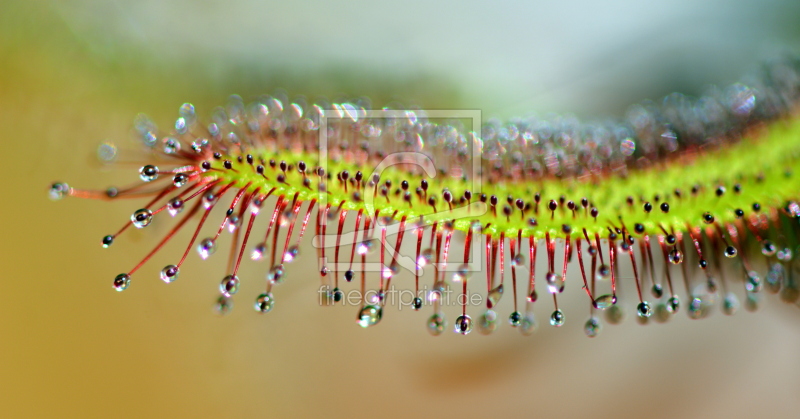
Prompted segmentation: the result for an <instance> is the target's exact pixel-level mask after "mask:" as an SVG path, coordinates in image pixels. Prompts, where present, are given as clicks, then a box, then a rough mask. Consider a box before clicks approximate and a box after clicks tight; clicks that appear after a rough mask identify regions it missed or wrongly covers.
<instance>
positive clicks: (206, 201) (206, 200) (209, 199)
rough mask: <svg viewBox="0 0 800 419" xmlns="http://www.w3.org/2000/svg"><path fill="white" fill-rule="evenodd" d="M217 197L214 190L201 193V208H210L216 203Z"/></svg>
mask: <svg viewBox="0 0 800 419" xmlns="http://www.w3.org/2000/svg"><path fill="white" fill-rule="evenodd" d="M217 199H219V197H218V196H217V195H216V194H214V192H206V193H205V194H204V195H203V208H205V209H211V208H212V207H214V205H215V204H216V203H217Z"/></svg>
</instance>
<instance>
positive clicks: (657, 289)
mask: <svg viewBox="0 0 800 419" xmlns="http://www.w3.org/2000/svg"><path fill="white" fill-rule="evenodd" d="M650 292H651V293H652V294H653V297H655V298H661V297H663V296H664V287H662V286H661V284H653V288H651V289H650Z"/></svg>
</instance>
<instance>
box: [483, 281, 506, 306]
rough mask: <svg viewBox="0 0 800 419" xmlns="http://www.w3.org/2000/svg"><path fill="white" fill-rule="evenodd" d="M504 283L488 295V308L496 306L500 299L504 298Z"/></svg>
mask: <svg viewBox="0 0 800 419" xmlns="http://www.w3.org/2000/svg"><path fill="white" fill-rule="evenodd" d="M503 290H504V289H503V284H500V285H498V286H496V287H494V288H493V289H492V290H491V291H489V294H488V295H487V296H486V306H487V307H488V308H492V307H495V306H496V305H497V303H499V302H500V299H501V298H503Z"/></svg>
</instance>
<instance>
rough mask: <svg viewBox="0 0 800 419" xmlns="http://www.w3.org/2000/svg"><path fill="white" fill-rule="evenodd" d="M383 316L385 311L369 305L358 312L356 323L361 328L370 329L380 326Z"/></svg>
mask: <svg viewBox="0 0 800 419" xmlns="http://www.w3.org/2000/svg"><path fill="white" fill-rule="evenodd" d="M382 316H383V310H382V309H381V308H380V307H379V306H376V305H373V304H367V305H365V306H364V307H362V308H361V310H360V311H359V312H358V319H356V322H357V323H358V325H359V326H361V327H370V326H374V325H376V324H378V322H379V321H381V317H382Z"/></svg>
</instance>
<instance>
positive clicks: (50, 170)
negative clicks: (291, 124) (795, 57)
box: [0, 0, 800, 418]
mask: <svg viewBox="0 0 800 419" xmlns="http://www.w3.org/2000/svg"><path fill="white" fill-rule="evenodd" d="M799 18H800V3H798V2H797V1H794V0H743V1H739V2H730V1H720V0H716V1H707V2H695V1H688V0H678V1H662V2H640V1H633V0H629V1H628V0H619V1H617V0H614V1H604V2H590V1H566V2H559V3H557V4H544V3H542V2H495V3H493V4H489V3H486V2H478V1H472V0H467V1H463V0H462V1H458V2H450V1H441V2H423V1H416V0H410V1H404V2H388V3H384V4H378V3H377V2H373V1H361V0H356V1H349V2H324V3H303V2H271V1H255V0H252V1H237V2H227V1H188V0H185V1H172V2H162V1H155V0H146V1H138V2H121V1H107V2H100V1H72V2H58V1H38V2H27V1H9V0H6V1H4V2H3V3H2V5H0V126H2V127H5V128H4V129H3V131H2V140H1V141H2V144H3V146H5V147H7V150H6V151H5V152H4V153H3V156H4V157H3V161H4V162H5V164H4V168H5V173H6V174H8V175H9V179H8V180H7V181H6V183H4V184H3V185H4V186H3V188H2V190H3V191H4V193H3V196H4V197H5V199H4V202H5V204H3V209H2V215H3V217H2V218H3V219H4V220H6V223H5V225H4V227H3V232H4V233H3V235H2V240H0V257H2V259H1V260H2V267H3V270H2V281H1V282H0V288H1V289H2V290H3V295H4V296H5V303H4V304H2V305H0V316H2V319H3V321H2V322H0V410H1V411H2V412H3V414H2V415H3V416H4V417H15V418H16V417H45V416H47V417H84V418H89V417H205V416H218V417H219V416H222V417H245V416H250V417H260V416H270V417H287V416H292V417H319V416H323V415H324V416H326V417H364V416H367V415H371V416H382V417H409V416H420V417H422V416H435V415H436V416H439V415H448V416H450V415H460V416H462V417H473V416H479V415H480V416H482V417H497V418H501V417H530V416H533V415H536V416H537V417H547V418H556V417H576V416H578V415H591V416H592V417H595V418H606V417H609V418H610V417H655V418H660V417H665V418H666V417H711V418H715V417H728V418H730V417H753V416H757V417H771V418H782V417H796V415H797V411H798V408H800V357H798V355H797V354H798V352H797V349H798V348H800V329H799V328H798V320H799V319H798V313H800V312H798V308H797V307H796V306H786V305H784V304H782V303H780V302H778V300H777V298H772V297H774V296H769V298H767V299H766V301H765V304H763V307H762V308H761V309H760V311H759V312H758V313H756V314H753V313H749V312H745V311H744V310H742V311H740V312H739V313H738V314H737V315H735V316H733V317H726V316H723V315H722V314H721V313H720V312H716V313H714V314H713V315H712V316H711V318H709V319H706V320H703V321H691V320H689V319H688V318H687V316H686V314H685V313H686V311H685V305H684V307H683V308H682V309H681V313H680V314H679V315H678V316H676V318H674V319H673V320H672V321H671V322H670V323H668V324H665V325H661V324H651V325H648V326H641V325H639V324H637V322H636V321H634V319H633V318H632V317H631V315H632V309H633V307H632V306H630V307H628V314H629V315H628V319H627V320H626V321H625V322H624V323H623V324H621V325H618V326H608V325H606V326H605V327H604V329H603V331H602V333H601V335H600V336H599V337H597V338H595V339H593V340H590V339H588V338H586V337H585V336H584V334H583V331H582V325H583V323H584V321H585V320H586V318H587V316H588V313H587V312H586V311H587V310H586V309H585V304H584V303H585V302H584V301H583V300H581V299H580V298H581V297H583V296H581V295H579V292H577V291H578V290H577V288H573V290H572V292H570V291H569V286H568V287H567V288H568V290H567V293H566V294H567V300H569V299H570V298H572V301H567V302H565V303H564V304H566V305H567V308H566V311H565V312H566V316H567V321H566V324H565V326H564V327H562V328H560V329H555V328H552V327H550V326H549V325H546V323H547V322H546V320H547V316H548V315H549V311H550V310H551V308H550V307H548V306H547V305H546V304H543V305H542V306H541V307H540V308H539V309H538V310H539V311H537V312H536V314H537V316H538V318H539V330H538V331H537V332H536V334H535V335H534V336H531V337H523V336H522V335H520V334H519V333H518V332H517V330H514V329H512V328H510V327H508V326H507V325H506V323H505V318H506V316H507V315H508V313H509V312H510V311H511V310H510V298H508V297H507V298H506V299H505V301H504V303H505V305H504V306H503V307H501V309H500V310H499V312H500V313H501V317H502V319H503V323H502V324H501V326H500V327H499V329H498V331H497V332H496V333H495V334H494V335H493V336H491V337H484V336H481V335H479V334H478V333H473V334H471V335H469V336H467V337H466V338H464V337H461V336H457V335H455V334H454V333H452V332H451V331H450V328H448V332H447V333H445V334H444V335H443V336H440V337H438V338H433V337H431V336H429V334H428V333H427V332H426V330H425V326H424V323H425V319H426V318H427V317H428V315H429V313H428V312H420V313H415V312H411V311H410V310H407V309H406V310H405V311H403V312H402V313H397V312H395V311H390V312H389V313H386V314H385V316H384V319H383V320H382V322H381V324H380V325H379V326H378V327H374V328H371V329H369V330H363V329H361V328H359V327H358V326H357V325H356V324H355V322H354V319H355V315H356V311H357V309H356V308H354V307H347V308H342V307H336V308H322V307H318V306H317V298H318V296H317V293H316V290H317V286H318V282H317V276H316V269H315V268H313V267H312V264H310V263H306V264H304V265H306V266H303V265H292V266H290V267H289V274H290V278H291V280H289V281H287V283H286V284H284V285H282V286H280V287H279V288H278V289H276V299H277V304H276V307H275V309H274V310H273V311H272V312H271V313H269V314H267V315H264V316H262V315H258V314H257V313H255V312H254V311H253V309H252V308H251V307H252V306H251V304H252V300H253V298H254V297H255V295H257V294H258V292H259V289H260V288H261V286H262V282H261V281H262V279H261V278H263V273H264V272H265V271H266V269H267V266H265V265H258V264H256V263H250V262H248V263H245V264H244V268H243V271H242V273H241V275H240V276H241V277H242V278H245V280H244V284H243V287H242V290H241V291H240V293H239V295H238V296H237V298H236V300H235V304H236V306H235V307H234V310H233V311H232V312H231V313H230V314H229V315H227V316H225V317H220V316H218V315H216V314H215V313H214V312H213V310H212V306H213V300H214V296H215V290H216V288H217V284H218V281H219V279H220V278H221V277H222V275H223V272H222V269H224V267H223V266H222V263H220V261H216V262H217V263H216V264H215V262H214V261H208V262H204V263H200V261H199V258H198V257H197V256H196V254H195V253H194V252H193V253H192V254H191V255H190V258H189V260H188V262H187V264H186V265H185V268H183V269H182V270H181V277H180V279H179V280H178V281H177V282H176V283H175V284H172V285H170V286H166V285H165V284H164V283H163V282H161V281H160V280H159V279H158V271H159V270H160V269H161V267H163V266H164V265H165V264H167V263H174V261H175V258H176V257H177V255H178V254H179V253H180V252H181V251H182V249H183V246H184V243H186V242H188V238H189V235H188V234H183V235H180V236H179V237H178V238H177V239H176V240H175V241H174V243H173V245H170V246H167V248H165V249H164V250H163V251H162V252H161V253H160V254H159V255H158V256H157V257H155V258H154V260H153V261H152V262H151V263H149V264H148V265H146V266H145V268H143V270H142V271H141V272H140V274H139V275H137V276H136V277H134V284H133V286H132V287H131V288H130V289H129V290H128V291H126V292H125V293H122V294H118V293H115V292H113V290H112V289H111V287H110V284H111V280H112V279H113V277H114V276H115V275H116V274H117V273H119V272H123V271H126V270H128V269H130V267H132V266H133V265H134V264H135V263H136V262H137V261H138V260H139V259H140V258H141V257H142V256H143V255H144V254H145V253H146V252H147V251H148V249H149V248H150V246H152V245H153V243H154V242H155V240H156V237H157V236H159V233H162V234H163V233H164V232H165V231H166V228H167V227H168V226H166V225H154V228H151V229H147V231H132V232H129V233H132V234H130V235H127V236H125V237H124V238H122V239H120V240H118V242H117V243H115V245H114V246H113V247H112V248H110V249H102V248H101V246H100V245H99V244H100V238H101V237H102V236H103V235H105V234H108V233H110V232H112V231H114V230H116V229H117V228H118V227H119V226H120V225H121V224H122V223H123V222H124V221H125V220H126V219H127V217H128V216H129V214H130V212H131V211H132V210H134V209H136V208H133V207H134V206H136V204H135V203H132V202H124V201H120V202H111V203H106V202H91V201H82V200H78V199H67V200H65V201H63V202H57V203H54V202H50V201H49V200H48V199H47V189H48V187H49V184H50V183H51V182H52V181H54V180H59V181H65V182H69V184H70V185H73V186H79V187H90V188H105V187H106V186H109V185H121V184H126V183H128V182H131V181H133V180H135V179H136V169H137V168H138V167H139V164H140V160H138V159H137V157H140V156H141V154H140V152H139V151H138V145H137V144H136V142H135V141H134V140H133V135H132V133H131V128H132V121H133V118H134V116H135V115H136V114H137V113H139V112H145V113H147V114H148V115H150V116H151V117H152V118H153V119H154V120H155V121H156V123H158V124H160V125H161V126H163V127H167V126H169V125H170V124H171V121H173V120H174V118H175V117H176V116H177V110H178V107H179V106H180V104H182V103H183V102H192V103H194V104H195V106H196V107H197V109H198V112H199V113H200V114H201V115H207V114H208V112H210V110H211V109H212V108H213V107H214V106H217V105H220V104H223V103H224V102H225V100H226V98H227V96H228V95H229V94H232V93H238V94H241V95H242V96H243V97H244V98H245V99H248V98H252V97H254V96H256V95H258V94H262V93H270V92H272V91H274V90H275V89H276V88H282V89H285V90H286V91H287V92H289V93H290V95H295V94H302V95H306V96H307V97H309V98H314V97H316V96H320V95H323V96H328V97H336V96H337V95H340V94H346V95H365V96H369V97H371V98H372V99H373V103H375V104H376V105H381V104H384V103H387V102H389V101H391V100H396V99H399V100H402V101H403V102H404V103H416V104H418V105H420V106H424V107H428V108H448V109H454V108H466V109H481V110H482V111H483V115H484V116H486V117H492V116H498V117H509V116H514V115H522V114H525V113H528V112H531V111H536V112H549V111H553V112H574V113H576V114H577V115H579V116H581V117H595V116H597V117H604V116H621V115H622V114H623V113H624V111H625V109H626V107H627V106H628V105H630V104H631V103H635V102H638V101H641V100H643V99H645V98H652V99H657V98H660V97H662V96H663V95H665V94H667V93H669V92H672V91H681V92H684V93H688V94H695V95H697V94H699V93H701V92H702V91H703V89H704V86H705V85H706V84H709V83H715V84H727V83H731V82H733V81H735V80H736V79H737V78H738V77H739V76H740V75H741V74H743V73H745V72H746V71H747V70H748V69H750V68H752V67H753V66H754V65H755V64H757V63H758V62H759V61H760V60H762V59H763V58H767V57H770V56H773V55H775V54H776V53H780V52H783V51H787V50H788V51H798V47H800V25H798V23H799V22H798V19H799ZM104 142H111V143H113V144H115V146H116V147H117V149H118V151H119V157H118V162H117V163H116V164H115V165H104V164H102V163H100V162H99V160H98V158H97V152H96V151H97V148H98V145H100V144H102V143H104ZM137 208H138V207H137ZM184 233H188V231H187V232H184ZM301 252H304V253H307V254H311V253H312V252H313V249H312V248H310V247H309V246H306V247H305V248H304V249H302V250H301ZM220 259H221V258H220ZM569 281H570V280H568V282H569ZM406 285H410V281H407V283H406ZM629 285H630V284H629ZM682 294H683V293H682ZM578 303H580V304H581V305H577V304H578ZM628 303H629V304H630V301H629V302H628ZM684 303H685V301H684ZM479 312H480V310H478V309H477V308H473V309H471V311H470V314H471V315H473V317H477V315H478V314H479ZM447 314H448V317H449V319H450V322H451V323H450V324H452V321H453V320H454V318H455V316H456V315H457V313H456V312H448V313H447Z"/></svg>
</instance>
